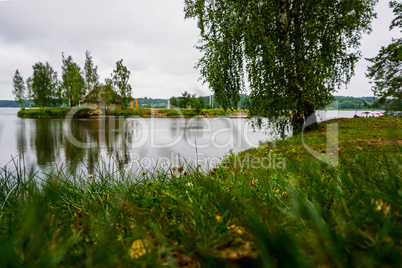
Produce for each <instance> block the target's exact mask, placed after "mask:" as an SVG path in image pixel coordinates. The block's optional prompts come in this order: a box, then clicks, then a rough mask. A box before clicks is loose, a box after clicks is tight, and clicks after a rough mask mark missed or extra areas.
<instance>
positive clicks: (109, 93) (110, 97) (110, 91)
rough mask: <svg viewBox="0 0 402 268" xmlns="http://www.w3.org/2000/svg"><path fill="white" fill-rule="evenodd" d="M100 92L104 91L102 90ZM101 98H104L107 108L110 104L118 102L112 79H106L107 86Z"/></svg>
mask: <svg viewBox="0 0 402 268" xmlns="http://www.w3.org/2000/svg"><path fill="white" fill-rule="evenodd" d="M100 90H102V89H100ZM101 96H102V99H103V101H104V102H105V104H106V106H108V104H112V103H114V102H117V99H118V95H117V93H116V91H115V90H114V88H113V81H112V79H109V78H106V79H105V86H104V87H103V90H102V92H101Z"/></svg>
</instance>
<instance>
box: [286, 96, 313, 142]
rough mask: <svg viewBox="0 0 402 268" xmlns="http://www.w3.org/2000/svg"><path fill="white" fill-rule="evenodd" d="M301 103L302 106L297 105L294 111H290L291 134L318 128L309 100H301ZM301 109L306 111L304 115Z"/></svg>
mask: <svg viewBox="0 0 402 268" xmlns="http://www.w3.org/2000/svg"><path fill="white" fill-rule="evenodd" d="M301 105H303V106H304V107H297V108H296V110H295V111H292V121H291V123H292V128H293V135H296V134H299V133H301V132H308V131H311V130H315V129H318V123H317V116H316V115H315V110H314V106H313V105H312V104H311V103H309V102H302V104H301ZM301 111H307V113H306V115H304V114H302V113H301Z"/></svg>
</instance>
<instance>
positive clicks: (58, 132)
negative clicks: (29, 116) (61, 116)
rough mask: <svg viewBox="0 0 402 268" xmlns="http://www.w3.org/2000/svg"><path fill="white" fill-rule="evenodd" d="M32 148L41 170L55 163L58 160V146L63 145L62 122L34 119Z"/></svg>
mask: <svg viewBox="0 0 402 268" xmlns="http://www.w3.org/2000/svg"><path fill="white" fill-rule="evenodd" d="M33 123H34V125H35V130H34V133H33V134H34V137H33V141H34V146H35V152H36V159H37V162H38V165H39V166H40V167H41V168H44V167H46V166H47V165H48V164H49V163H56V160H58V158H59V146H60V144H63V121H62V120H57V119H54V120H48V119H35V120H33Z"/></svg>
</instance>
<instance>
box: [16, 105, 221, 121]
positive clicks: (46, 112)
mask: <svg viewBox="0 0 402 268" xmlns="http://www.w3.org/2000/svg"><path fill="white" fill-rule="evenodd" d="M73 109H76V108H73ZM152 111H153V113H152ZM69 112H70V109H69V108H61V107H60V108H59V107H53V108H34V109H21V110H20V111H19V112H18V116H19V117H21V118H65V117H66V116H67V115H68V113H69ZM105 115H107V116H139V117H151V116H153V117H181V116H184V117H193V116H206V117H216V116H225V115H226V112H225V111H224V110H223V109H205V110H200V111H196V110H195V109H155V110H151V109H136V108H126V109H121V108H117V109H115V110H107V111H106V112H100V111H99V110H97V109H91V108H77V112H76V113H74V116H75V117H78V118H80V117H81V118H88V117H98V116H105Z"/></svg>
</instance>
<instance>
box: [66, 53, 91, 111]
mask: <svg viewBox="0 0 402 268" xmlns="http://www.w3.org/2000/svg"><path fill="white" fill-rule="evenodd" d="M62 62H63V66H62V82H61V88H62V95H63V99H64V100H65V101H66V102H67V103H68V107H71V105H72V104H73V105H76V104H78V102H79V101H80V99H81V98H82V97H83V96H84V95H85V80H84V77H83V76H82V72H81V68H80V66H79V65H78V64H77V63H75V62H74V61H73V58H72V57H71V56H68V57H67V58H65V57H64V53H62Z"/></svg>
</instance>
